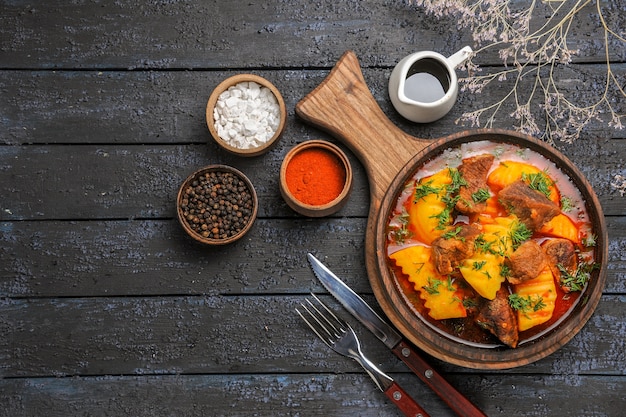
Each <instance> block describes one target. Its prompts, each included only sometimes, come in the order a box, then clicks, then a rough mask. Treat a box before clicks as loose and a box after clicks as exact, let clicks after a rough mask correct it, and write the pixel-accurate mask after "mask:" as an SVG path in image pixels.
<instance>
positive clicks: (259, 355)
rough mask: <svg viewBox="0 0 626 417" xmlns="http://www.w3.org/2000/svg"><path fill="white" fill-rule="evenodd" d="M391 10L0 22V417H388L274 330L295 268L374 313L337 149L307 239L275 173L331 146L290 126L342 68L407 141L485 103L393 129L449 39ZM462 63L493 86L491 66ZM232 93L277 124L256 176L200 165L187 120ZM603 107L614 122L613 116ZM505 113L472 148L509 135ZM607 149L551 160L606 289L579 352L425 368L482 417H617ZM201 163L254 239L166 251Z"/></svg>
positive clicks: (56, 6) (200, 6)
mask: <svg viewBox="0 0 626 417" xmlns="http://www.w3.org/2000/svg"><path fill="white" fill-rule="evenodd" d="M408 3H409V2H407V1H402V0H397V1H376V0H361V1H358V0H348V1H341V2H336V1H312V0H288V1H285V0H270V1H265V2H257V1H250V2H231V1H220V0H213V1H205V2H181V1H178V2H162V1H156V0H141V1H116V2H113V1H93V2H92V1H86V2H69V3H68V2H61V1H47V2H24V1H21V0H17V1H2V2H0V96H1V98H2V99H1V100H0V405H1V407H0V416H11V417H13V416H40V415H47V416H70V415H72V416H73V415H88V416H105V415H133V416H155V415H159V416H200V415H202V416H206V415H215V416H253V415H254V416H329V415H335V416H354V415H359V416H381V415H385V416H396V415H400V414H399V412H398V411H397V410H395V409H394V408H393V406H392V405H391V404H390V403H389V402H388V401H387V400H386V398H385V397H384V395H383V394H382V393H380V392H378V391H376V388H375V386H374V385H373V383H372V382H371V380H369V379H368V377H367V376H366V375H365V374H364V373H363V372H362V371H361V369H360V368H358V366H357V365H356V364H355V363H353V362H351V361H348V360H346V359H344V358H342V357H340V356H338V355H336V354H334V353H333V352H332V351H330V350H329V349H328V348H326V346H324V345H323V344H321V343H320V342H318V341H317V340H315V339H314V338H313V336H312V334H311V333H310V331H309V330H308V329H307V328H305V327H304V325H303V324H302V323H301V322H300V320H299V319H297V316H296V315H295V314H294V307H295V306H296V305H297V304H298V303H299V302H301V301H302V300H303V299H304V297H305V296H306V295H307V294H309V293H310V292H311V291H313V292H316V293H324V292H325V291H324V290H323V288H322V287H321V286H320V284H319V283H318V282H317V281H316V280H315V278H314V277H313V275H312V273H311V271H310V269H309V267H308V264H307V263H306V256H305V255H306V253H307V252H308V251H311V252H314V253H315V254H317V255H318V256H320V257H321V258H322V259H324V260H325V262H327V263H328V264H329V265H330V266H331V267H332V269H333V270H334V271H335V272H336V273H337V274H338V275H340V276H341V277H342V278H343V279H344V280H345V281H346V282H347V283H348V284H349V285H350V286H352V287H353V288H354V289H355V290H356V291H357V292H359V293H361V294H363V295H364V297H365V298H366V299H367V300H368V301H370V302H371V303H372V304H375V299H374V297H373V295H372V291H371V288H370V287H369V283H368V281H367V278H366V275H365V267H364V242H363V239H364V228H365V225H366V221H367V218H366V216H367V213H368V206H369V201H368V195H369V194H368V181H367V178H366V177H365V173H364V171H363V168H362V166H361V165H360V163H359V161H358V160H357V159H356V158H355V157H354V155H352V154H351V153H350V152H349V151H348V150H347V149H345V148H344V149H345V150H346V152H347V153H348V156H349V158H350V159H351V161H352V165H353V168H354V173H355V178H354V190H353V193H352V195H351V198H350V201H349V203H348V205H347V206H346V207H345V208H344V209H343V210H341V211H340V212H339V213H337V214H336V215H334V216H333V217H331V218H324V219H305V218H302V217H300V216H298V215H296V214H295V213H294V212H292V211H291V210H290V209H289V208H288V207H287V206H286V204H285V203H284V202H283V201H282V199H281V197H280V193H279V189H278V170H279V168H280V163H281V160H282V158H283V157H284V155H285V153H286V152H287V151H288V150H289V149H290V148H291V147H292V146H293V145H295V144H297V143H299V142H302V141H304V140H308V139H313V138H323V139H327V140H330V141H333V142H336V141H335V140H334V139H333V138H331V137H329V136H328V135H326V134H325V133H322V132H320V131H318V130H316V129H314V128H311V127H310V126H308V125H306V124H305V123H304V122H303V121H302V120H300V119H298V117H297V116H296V115H295V113H294V107H295V105H296V103H297V102H298V101H299V100H300V99H301V98H302V97H304V96H305V95H306V94H307V93H308V92H310V91H311V90H312V89H313V88H315V87H316V86H317V85H318V84H319V83H320V82H321V81H322V80H323V79H324V77H325V76H326V75H327V74H328V71H329V70H330V69H331V67H332V66H333V65H334V64H335V62H336V60H337V59H338V58H339V57H340V56H341V55H342V54H343V53H344V52H345V51H346V50H349V49H350V50H354V51H355V52H356V54H357V56H358V57H359V60H360V63H361V65H362V67H363V74H364V77H365V79H366V81H367V84H368V87H369V89H370V91H371V92H372V94H373V96H374V98H375V99H376V101H377V103H378V104H379V106H380V107H381V109H382V110H383V112H384V113H385V114H386V115H387V116H388V117H389V118H390V120H391V121H392V122H393V123H394V124H396V125H398V126H399V127H400V128H401V129H403V130H404V131H406V132H407V133H409V134H411V135H413V136H416V137H419V138H424V139H434V138H439V137H443V136H446V135H449V134H451V133H455V132H458V131H461V130H463V129H465V128H466V127H464V126H463V125H459V124H456V123H455V120H457V119H458V118H459V117H460V116H461V115H462V114H463V112H466V111H468V110H470V109H474V108H477V107H480V106H482V105H484V104H486V103H487V100H488V97H485V96H484V95H482V96H481V95H472V94H469V93H461V94H460V96H459V99H458V102H457V105H456V106H455V107H454V108H453V109H452V111H451V112H450V114H448V115H447V116H446V117H444V118H443V119H441V120H439V121H436V122H434V123H430V124H426V125H417V124H413V123H410V122H407V121H406V120H404V119H402V118H401V117H400V116H399V115H398V114H397V113H396V112H395V110H394V109H393V107H392V106H391V103H390V101H389V98H388V94H387V80H388V78H389V75H390V73H391V69H392V68H393V66H394V65H395V63H396V62H397V61H398V60H399V59H401V58H402V57H404V56H405V55H407V54H409V53H412V52H415V51H417V50H423V49H432V50H436V51H439V52H441V53H443V54H444V55H449V54H451V53H453V52H455V51H457V50H458V49H460V48H461V47H463V46H465V45H466V44H471V43H472V40H471V36H470V34H469V32H468V31H467V30H450V29H451V28H452V27H454V25H455V24H456V23H455V22H454V21H452V20H450V19H443V20H438V19H436V18H433V17H431V16H426V15H425V13H424V12H423V11H422V10H421V9H419V8H418V7H417V6H414V5H410V4H408ZM513 3H514V5H515V4H518V3H519V4H522V3H525V2H523V1H522V0H515V1H514V2H513ZM602 5H603V8H604V9H605V10H607V11H608V13H607V14H606V15H607V17H608V19H609V24H610V25H611V26H612V27H614V28H624V27H626V12H625V11H624V10H623V2H622V0H607V1H602ZM538 7H540V8H541V7H543V8H545V7H549V4H547V3H543V4H541V5H539V6H538ZM587 7H588V9H586V12H585V13H582V14H581V15H580V19H578V20H577V21H576V25H575V27H573V28H572V31H571V33H570V37H569V39H568V40H569V41H570V42H571V43H570V45H571V46H572V47H575V48H578V49H579V50H580V53H579V54H578V55H576V56H574V57H573V62H572V64H571V65H569V66H567V67H563V68H560V73H559V74H560V76H559V78H558V80H557V82H558V83H559V86H560V88H562V89H563V91H565V92H566V93H568V94H572V95H574V96H575V97H576V98H577V100H579V101H580V102H589V101H591V100H593V99H594V98H597V97H598V94H602V87H603V79H604V77H605V75H606V73H605V71H606V69H605V67H604V66H603V65H602V63H603V60H604V59H605V55H604V54H605V51H604V48H603V45H602V37H601V32H600V30H599V26H598V24H597V19H596V14H595V9H594V7H593V4H592V5H590V6H587ZM609 54H610V57H611V59H612V60H613V62H614V63H613V67H612V69H613V71H614V73H615V74H616V75H617V77H618V80H620V82H621V83H622V85H623V82H624V77H625V74H626V62H625V61H626V45H625V44H624V43H620V42H615V41H614V40H613V41H612V43H611V45H610V48H609ZM477 62H478V63H480V64H481V65H486V66H496V67H497V66H499V65H501V61H500V59H499V58H498V56H497V54H496V53H495V51H493V52H489V53H485V54H482V55H481V56H480V57H478V58H477ZM242 72H253V73H256V74H258V75H261V76H264V77H265V78H267V79H269V80H270V81H272V82H273V83H274V84H275V85H276V86H277V87H278V89H279V90H280V91H281V93H282V95H283V97H284V98H285V102H286V105H287V109H288V119H287V126H286V129H285V132H284V134H283V137H282V138H281V140H280V142H279V143H278V146H277V147H276V148H274V149H273V150H272V151H271V152H269V153H268V154H266V155H263V156H261V157H258V158H249V159H242V158H238V157H234V156H232V155H229V154H226V153H225V152H224V151H222V150H220V149H219V148H218V147H217V146H216V145H215V144H214V143H213V141H212V140H211V139H210V136H209V133H208V129H207V127H206V123H205V120H204V114H205V113H204V111H205V106H206V101H207V99H208V96H209V94H210V93H211V91H212V89H213V88H214V87H215V86H216V85H217V84H218V83H219V82H220V81H222V80H223V79H225V78H226V77H228V76H231V75H235V74H238V73H242ZM512 82H513V80H506V81H503V82H501V83H500V84H499V85H498V86H496V88H495V90H493V94H496V95H497V94H502V93H504V92H506V91H508V89H509V88H510V87H511V85H512ZM531 83H532V80H531V79H524V80H522V85H521V86H520V88H523V89H524V88H525V89H528V88H530V86H531ZM613 105H614V106H615V108H616V109H618V110H619V111H621V112H622V113H624V109H626V103H625V102H624V100H623V99H622V100H621V101H619V100H618V101H616V102H614V103H613ZM511 111H512V108H510V107H505V108H504V109H503V111H502V113H501V115H502V116H501V117H500V118H499V119H498V120H497V121H496V123H495V125H494V127H499V128H510V127H511V125H512V122H513V121H512V119H511V118H510V117H508V116H507V115H508V114H509V113H510V112H511ZM536 111H537V114H539V111H540V110H539V109H536ZM625 132H626V131H624V130H615V129H613V128H612V127H610V126H608V124H607V120H605V119H603V120H596V121H593V122H592V123H591V124H590V125H589V126H588V127H587V128H586V129H585V131H584V132H583V134H582V136H581V138H580V139H579V140H578V141H576V142H574V143H573V144H569V145H568V144H565V143H557V144H556V146H557V147H558V148H559V150H561V151H562V152H563V153H564V154H565V155H567V156H568V157H569V158H570V159H571V160H572V161H574V162H575V163H576V165H577V166H578V167H579V168H580V170H581V171H582V172H583V174H584V175H585V176H586V177H587V179H588V180H589V181H590V183H591V184H592V186H593V188H594V189H595V191H596V193H597V194H598V196H599V198H600V201H601V204H602V208H603V210H604V213H605V215H606V220H607V225H608V229H609V242H610V247H609V266H608V279H607V285H606V288H605V291H604V294H603V296H602V299H601V302H600V304H599V307H598V309H597V311H596V313H595V314H594V316H593V317H592V318H591V320H590V322H589V323H588V324H587V325H586V326H585V327H584V328H583V330H582V331H581V332H580V334H578V335H577V336H576V337H574V339H573V340H572V341H571V342H570V343H568V344H567V345H566V346H564V347H563V348H561V349H559V350H558V351H557V352H556V353H554V354H553V355H551V356H549V357H547V358H545V359H542V360H540V361H538V362H536V363H533V364H530V365H527V366H524V367H521V368H516V369H512V370H505V371H491V372H487V371H474V370H469V369H465V368H459V367H456V366H453V365H449V364H445V363H442V362H440V361H438V360H436V359H434V358H430V359H431V361H432V363H433V364H434V365H435V366H436V367H437V368H439V369H440V370H441V371H442V372H443V373H444V374H445V375H446V378H448V379H449V380H450V382H452V383H453V385H455V386H457V387H458V388H459V389H460V390H461V391H462V392H463V393H464V394H465V395H467V396H468V397H469V398H470V399H472V400H473V401H474V402H476V404H478V405H479V406H480V407H481V408H482V409H483V410H484V411H485V413H486V414H487V415H489V416H495V415H519V416H557V417H558V416H583V415H584V416H590V415H591V416H598V417H599V416H603V417H604V416H618V415H621V413H622V411H623V407H624V405H626V372H625V370H626V350H625V349H626V347H625V345H624V343H623V341H624V338H625V337H626V315H625V314H626V313H625V312H626V308H625V307H626V263H625V258H624V253H626V204H625V203H624V202H625V201H626V200H625V199H626V197H624V196H621V195H620V193H619V190H617V189H616V188H615V187H614V186H612V185H611V183H612V182H613V181H614V180H615V175H623V176H626V171H625V169H626V168H625V165H624V161H625V160H626V142H625V141H626V133H625ZM218 162H219V163H225V164H228V165H232V166H235V167H237V168H239V169H241V170H242V171H244V172H245V173H246V174H248V175H249V176H250V178H251V180H252V182H253V183H254V185H255V187H256V189H257V193H258V195H259V200H260V210H259V218H258V219H257V221H256V223H255V225H254V227H253V228H252V230H251V232H250V234H249V235H247V236H246V238H244V239H242V240H241V241H239V242H237V243H235V244H233V245H231V246H228V247H221V248H216V249H207V248H203V247H201V246H199V245H197V244H196V243H194V242H192V241H191V239H189V238H188V237H186V236H185V235H184V233H183V231H182V229H181V228H180V227H179V225H178V223H177V220H176V218H175V211H174V198H175V195H176V192H177V190H178V187H179V185H180V183H181V182H182V180H183V179H184V178H185V177H186V176H187V175H188V174H190V173H191V172H192V171H194V170H195V169H197V168H198V167H200V166H203V165H207V164H210V163H218ZM323 297H324V298H325V299H326V300H328V301H329V302H331V304H332V303H333V301H332V300H330V298H329V297H328V296H327V295H323ZM333 305H335V306H336V304H333ZM355 324H356V323H355ZM355 327H356V328H357V332H358V333H359V336H360V337H361V338H362V341H363V344H364V346H365V350H366V352H367V353H368V355H370V356H371V357H372V359H373V361H374V362H375V363H377V364H379V365H380V367H381V368H383V369H384V370H385V371H388V372H390V373H391V374H392V376H393V377H394V378H396V379H398V380H399V381H400V382H401V383H402V384H403V386H404V387H405V388H406V389H407V390H408V391H409V392H410V393H411V394H412V395H414V397H415V398H417V399H418V400H419V402H420V403H421V404H422V405H423V406H424V407H425V408H426V409H427V410H428V411H429V412H430V413H431V415H433V416H451V415H452V413H451V412H450V410H449V409H448V408H447V407H446V406H445V404H444V403H443V402H442V401H441V400H439V398H438V397H436V396H435V395H434V394H433V393H432V392H430V391H429V390H428V389H427V387H426V386H425V385H423V384H422V383H421V382H420V381H419V380H418V379H417V377H416V376H415V375H413V374H411V373H410V372H409V371H408V369H407V368H406V367H405V366H404V365H403V364H402V363H401V362H399V361H398V360H397V359H396V358H395V357H394V356H393V355H391V354H390V352H388V351H387V350H386V349H385V347H384V346H383V345H382V344H381V343H380V342H379V341H377V340H376V339H375V338H374V337H373V336H372V335H371V334H369V333H368V332H366V331H365V330H364V329H363V328H362V327H360V326H358V325H356V326H355Z"/></svg>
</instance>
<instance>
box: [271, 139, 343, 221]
mask: <svg viewBox="0 0 626 417" xmlns="http://www.w3.org/2000/svg"><path fill="white" fill-rule="evenodd" d="M351 190H352V167H351V165H350V161H349V160H348V157H347V156H346V154H345V153H344V152H343V151H342V150H341V149H340V148H339V147H338V146H336V145H334V144H332V143H330V142H326V141H324V140H309V141H306V142H302V143H300V144H299V145H296V146H295V147H293V148H292V149H291V150H290V151H289V152H288V153H287V155H286V156H285V159H284V160H283V162H282V165H281V168H280V191H281V194H282V196H283V199H284V200H285V202H286V203H287V205H288V206H289V207H291V208H292V209H293V210H294V211H296V212H297V213H300V214H302V215H304V216H308V217H324V216H328V215H331V214H333V213H336V212H337V211H339V210H341V209H342V208H343V207H344V206H345V204H346V202H347V201H348V197H349V196H350V192H351Z"/></svg>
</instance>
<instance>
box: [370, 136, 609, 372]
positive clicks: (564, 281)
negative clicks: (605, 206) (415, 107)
mask: <svg viewBox="0 0 626 417" xmlns="http://www.w3.org/2000/svg"><path fill="white" fill-rule="evenodd" d="M487 137H488V138H489V140H484V139H485V135H480V134H479V135H474V136H473V135H469V136H466V137H463V138H459V139H457V140H453V141H444V142H442V143H440V144H439V146H436V147H435V148H434V149H427V151H425V152H423V153H422V154H420V155H417V156H416V157H415V158H414V160H413V161H412V162H411V163H409V164H407V166H406V167H405V169H404V172H403V173H402V174H401V175H399V176H398V177H397V178H396V179H395V180H394V182H393V183H392V185H391V187H390V188H389V192H388V193H387V194H386V196H385V197H384V199H383V201H382V205H381V215H380V216H379V218H378V221H377V227H376V245H377V253H379V254H382V255H380V256H378V258H377V264H378V268H379V271H380V276H381V279H382V282H383V283H384V286H385V291H386V293H387V297H389V300H390V305H393V311H391V312H390V313H391V314H392V315H394V316H395V318H396V319H397V320H396V325H398V323H400V325H399V327H400V328H401V329H402V330H403V333H405V335H408V337H409V338H411V339H412V341H413V342H414V343H415V344H416V345H418V346H419V347H420V348H422V349H424V350H425V351H426V352H428V353H429V354H432V355H433V356H436V357H438V358H440V359H443V360H446V361H448V362H450V363H454V364H457V365H462V366H466V367H470V368H480V369H504V368H511V367H516V366H521V365H524V364H527V363H530V362H534V361H536V360H538V359H541V358H543V357H545V356H547V355H549V354H550V353H552V352H554V351H555V350H556V349H558V348H559V347H561V346H562V345H564V344H565V343H567V342H568V341H569V340H570V339H571V338H572V337H573V336H574V335H575V334H576V333H577V332H578V331H579V330H580V329H581V328H582V326H583V325H584V323H585V322H586V321H587V320H588V319H589V317H590V316H591V314H592V313H593V311H594V309H595V307H596V305H597V303H598V302H599V299H600V296H601V294H602V289H603V287H604V281H605V269H606V251H607V246H606V245H607V242H606V230H605V225H604V219H603V216H602V212H601V209H600V206H599V203H598V201H597V198H596V196H595V194H594V193H593V191H592V190H591V187H590V186H589V184H588V183H586V181H585V180H584V178H583V177H582V175H581V174H580V173H579V172H578V170H577V169H576V167H575V166H574V165H573V164H572V163H571V162H569V161H568V160H567V159H566V158H565V156H563V155H561V154H560V153H558V152H557V151H556V150H554V149H553V148H551V147H549V146H547V145H545V144H543V143H542V142H539V141H534V140H532V139H527V140H523V141H522V140H517V139H514V140H512V138H510V137H507V136H506V135H503V136H500V137H498V136H497V135H495V136H494V135H487Z"/></svg>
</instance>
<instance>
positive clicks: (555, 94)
mask: <svg viewBox="0 0 626 417" xmlns="http://www.w3.org/2000/svg"><path fill="white" fill-rule="evenodd" d="M410 2H411V3H412V4H415V5H417V6H419V7H421V8H423V9H424V10H425V11H426V12H427V13H428V14H431V15H433V16H435V17H438V18H443V17H452V18H455V19H456V20H457V22H458V26H459V28H460V29H469V30H470V31H471V33H472V36H473V40H474V42H475V43H476V45H474V50H475V54H474V56H473V57H472V58H475V57H476V56H480V55H481V54H483V53H484V52H486V51H488V50H496V51H497V52H498V55H499V57H500V58H501V59H502V62H503V64H504V68H503V69H496V70H495V72H491V73H483V71H482V68H480V67H479V66H478V65H477V64H475V62H474V61H473V60H472V59H470V60H469V61H468V62H467V63H466V64H465V68H466V69H467V72H468V76H467V77H466V78H462V79H461V88H462V90H463V91H468V92H471V93H480V92H483V91H485V89H487V88H489V87H493V84H494V83H500V82H503V81H505V80H507V79H511V80H512V86H511V88H510V89H509V90H507V91H505V92H504V93H503V94H502V96H501V97H499V98H496V99H495V101H494V102H493V103H491V104H488V105H486V106H485V107H483V108H481V109H477V110H473V111H471V112H467V113H464V114H463V115H462V116H461V117H460V118H459V120H458V121H457V122H461V123H469V124H470V125H471V126H482V127H493V125H494V123H495V121H496V116H497V115H499V112H501V111H503V110H504V109H505V108H510V107H507V106H511V105H512V106H513V108H514V110H513V111H512V112H509V114H508V116H510V117H513V118H515V119H516V120H517V126H515V128H516V129H517V130H519V131H521V132H524V133H527V134H530V135H533V136H536V137H539V138H541V139H542V140H544V141H547V142H549V143H552V144H554V142H555V140H560V141H564V142H568V143H571V142H573V141H574V140H576V139H578V138H579V137H580V134H581V132H582V131H583V129H584V128H585V127H586V126H587V125H588V124H589V123H590V122H592V121H594V120H598V121H606V122H608V125H609V126H611V127H613V128H616V129H623V127H624V121H625V120H626V114H624V113H620V109H619V107H618V106H617V105H616V104H615V103H620V101H622V100H623V99H624V98H626V92H625V91H624V87H623V86H622V84H621V83H624V80H623V79H622V80H621V81H620V80H619V79H618V77H617V76H616V74H615V73H614V72H613V69H612V67H611V60H610V54H609V51H610V45H611V43H612V42H615V41H617V42H623V43H626V35H625V34H624V31H623V29H619V30H617V29H613V28H611V27H610V26H609V24H608V23H607V20H606V19H605V15H604V14H603V12H604V11H603V9H602V7H601V5H600V1H599V0H563V1H556V0H544V2H543V4H547V5H548V6H549V11H550V14H549V15H548V17H547V18H546V17H544V16H545V15H544V14H543V13H544V8H543V7H542V8H539V7H538V6H540V2H539V1H538V0H532V1H530V2H529V3H526V2H519V4H522V5H524V7H526V8H524V9H522V10H512V9H511V3H512V2H511V0H412V1H410ZM593 5H595V11H596V13H597V16H598V17H599V22H598V23H599V26H600V28H601V31H602V32H603V33H604V39H603V41H604V55H605V61H606V73H605V75H604V88H603V89H602V91H601V92H600V93H599V95H598V96H597V99H595V100H593V101H592V102H590V103H584V104H583V103H576V102H575V101H574V100H573V99H572V98H571V97H568V96H567V94H566V92H565V91H564V90H563V88H562V87H561V86H560V85H559V83H558V82H557V81H558V80H559V71H561V70H563V68H565V66H567V65H569V64H570V63H571V61H572V56H574V55H576V54H578V53H579V51H578V50H574V49H572V48H570V47H569V45H568V34H569V33H570V30H571V29H572V27H573V25H574V24H575V21H576V19H577V17H579V15H580V14H581V13H586V14H591V13H589V8H590V7H592V6H593ZM539 13H541V15H540V16H539ZM541 19H545V20H544V23H543V24H540V25H539V27H537V28H535V27H533V24H535V21H541ZM535 26H536V24H535ZM528 80H530V88H528V84H527V82H528ZM522 86H523V88H522ZM490 96H494V95H493V94H492V93H491V91H490ZM537 109H539V110H540V111H536V110H537Z"/></svg>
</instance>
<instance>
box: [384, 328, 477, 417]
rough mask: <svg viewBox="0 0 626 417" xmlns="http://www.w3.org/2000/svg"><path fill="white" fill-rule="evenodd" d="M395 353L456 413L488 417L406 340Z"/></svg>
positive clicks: (466, 416) (464, 415)
mask: <svg viewBox="0 0 626 417" xmlns="http://www.w3.org/2000/svg"><path fill="white" fill-rule="evenodd" d="M392 350H393V353H395V355H396V356H397V357H398V358H400V359H401V360H402V362H404V363H405V364H406V365H407V366H408V367H409V368H410V369H411V370H412V371H413V373H414V374H415V375H417V376H418V377H419V378H420V379H421V380H422V381H424V382H425V383H426V385H428V386H429V387H430V388H431V389H432V390H433V391H434V392H435V393H436V394H437V395H438V396H439V397H440V398H441V399H442V400H443V401H444V402H445V403H446V404H448V407H450V408H451V409H452V410H453V411H454V412H455V413H456V415H458V416H460V417H487V416H486V414H485V413H483V412H482V411H481V410H480V409H479V408H478V407H476V406H475V405H474V404H473V403H472V402H471V401H470V400H469V399H468V398H467V397H465V396H464V395H463V394H461V392H459V391H458V390H457V389H456V388H454V387H453V386H452V385H451V384H450V383H449V382H448V381H446V380H445V378H444V377H443V376H442V375H441V374H440V373H438V372H437V371H436V370H435V369H434V368H433V367H432V366H430V365H429V364H428V363H427V362H426V361H425V360H424V359H422V357H421V356H420V355H419V353H417V352H416V351H415V349H413V348H412V347H411V345H409V344H408V343H407V342H405V341H404V340H403V341H401V342H400V343H398V345H396V346H395V347H394V348H393V349H392Z"/></svg>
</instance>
